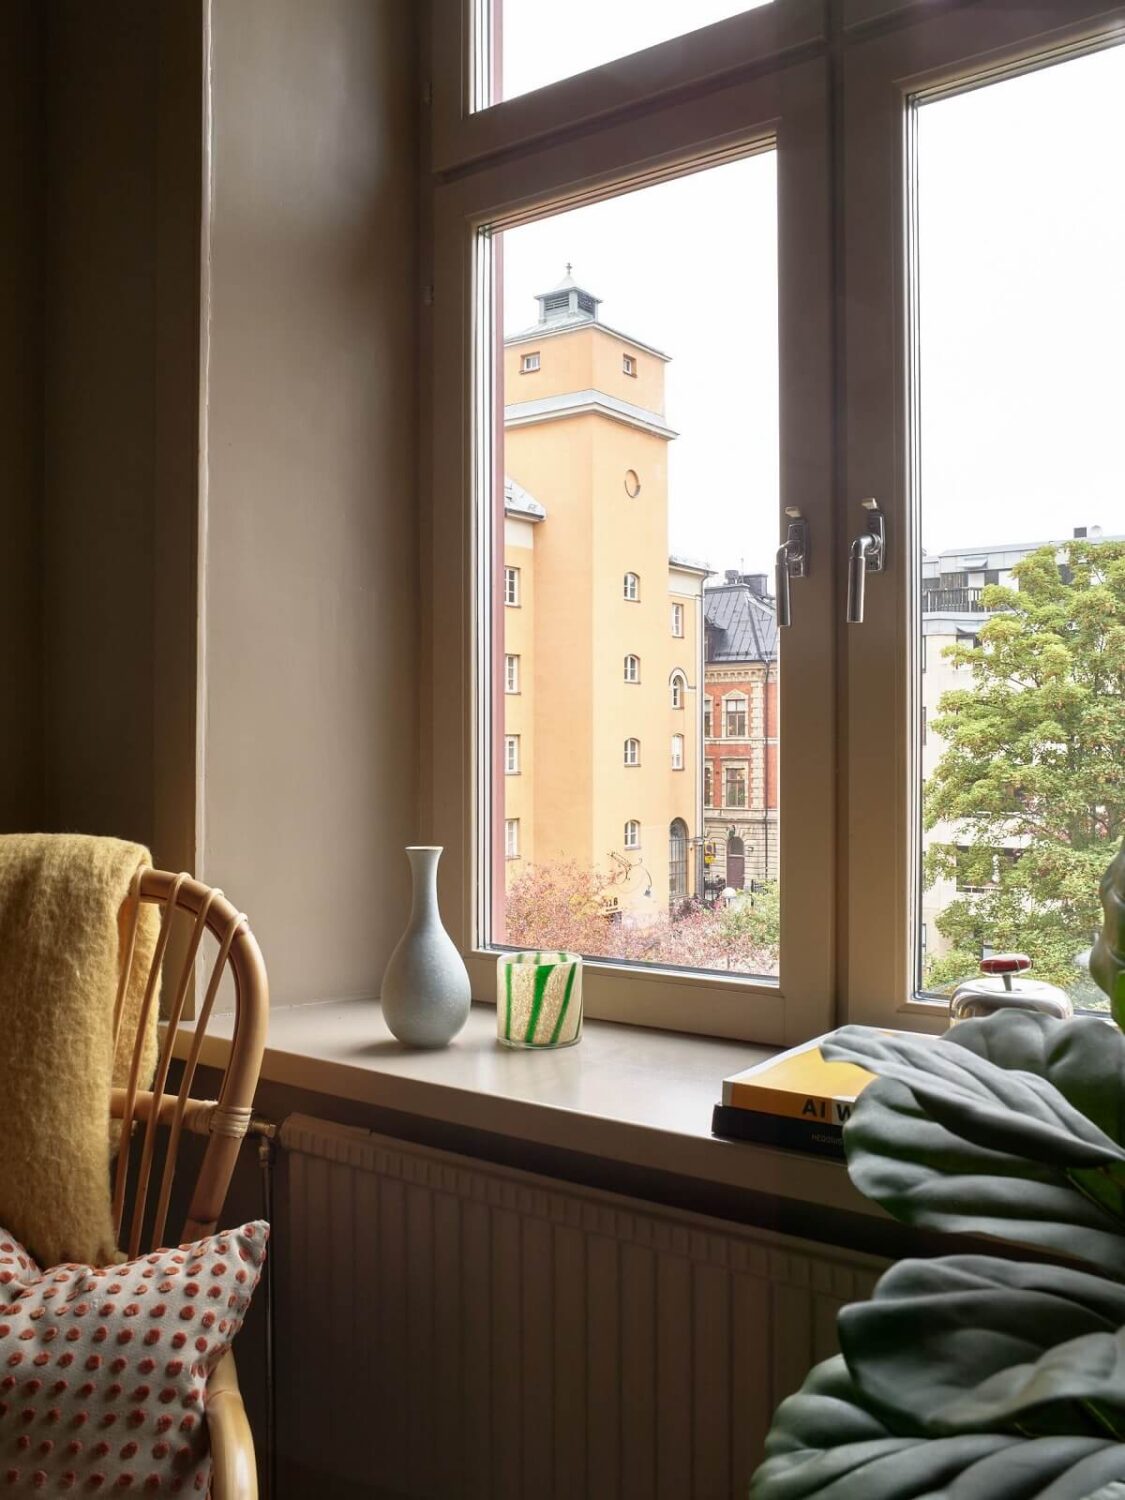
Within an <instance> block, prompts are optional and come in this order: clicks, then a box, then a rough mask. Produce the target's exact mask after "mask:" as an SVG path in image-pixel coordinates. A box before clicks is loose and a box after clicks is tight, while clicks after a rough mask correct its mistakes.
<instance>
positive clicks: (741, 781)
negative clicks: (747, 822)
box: [723, 765, 746, 807]
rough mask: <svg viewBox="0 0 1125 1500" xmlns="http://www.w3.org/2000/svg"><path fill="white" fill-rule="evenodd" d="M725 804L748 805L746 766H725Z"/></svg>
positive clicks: (729, 805) (732, 805)
mask: <svg viewBox="0 0 1125 1500" xmlns="http://www.w3.org/2000/svg"><path fill="white" fill-rule="evenodd" d="M723 806H724V807H745V806H746V767H745V766H738V765H727V766H724V767H723Z"/></svg>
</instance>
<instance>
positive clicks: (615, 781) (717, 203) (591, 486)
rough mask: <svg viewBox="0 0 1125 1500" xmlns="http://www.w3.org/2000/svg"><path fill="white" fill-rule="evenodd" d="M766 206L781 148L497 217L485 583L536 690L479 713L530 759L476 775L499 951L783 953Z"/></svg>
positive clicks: (729, 956) (505, 645)
mask: <svg viewBox="0 0 1125 1500" xmlns="http://www.w3.org/2000/svg"><path fill="white" fill-rule="evenodd" d="M775 198H776V176H775V158H774V154H773V153H772V152H769V151H767V152H763V153H761V154H759V155H756V156H754V157H748V158H746V159H743V160H740V161H735V162H731V163H726V164H724V165H722V166H718V167H713V168H710V169H708V170H706V171H701V172H698V173H695V174H692V175H689V176H686V177H683V178H678V179H676V180H675V181H671V182H666V183H661V184H659V185H657V186H653V187H649V188H645V189H643V190H641V191H637V192H631V193H628V194H623V195H622V196H620V197H618V198H614V199H610V200H608V201H606V202H603V203H598V204H595V205H590V206H585V207H582V208H579V209H575V210H571V211H569V212H567V213H565V214H559V215H556V216H555V217H553V218H548V219H542V220H539V221H537V222H535V223H532V224H528V225H523V226H520V227H518V228H514V229H508V230H505V231H504V232H503V234H502V236H499V235H498V236H497V238H500V239H502V254H501V255H498V256H497V257H496V263H497V264H498V265H502V268H503V281H504V285H503V305H504V330H505V339H504V345H505V347H504V351H503V359H502V361H498V363H502V368H503V397H502V399H503V401H504V403H505V404H504V444H503V483H502V485H501V483H500V476H499V475H497V478H496V490H497V492H498V493H501V492H502V493H503V496H504V517H503V538H504V542H503V557H502V558H500V557H497V558H495V559H494V560H493V567H492V577H493V578H494V579H496V580H497V584H496V586H497V587H499V586H501V585H500V583H499V580H501V579H502V577H503V570H504V569H507V570H508V571H509V572H511V571H513V570H515V571H518V575H519V582H520V597H519V602H520V608H519V609H505V610H501V611H499V612H494V611H492V610H491V609H489V612H488V618H489V619H490V620H493V621H495V622H496V624H497V628H499V629H501V630H502V639H501V640H496V641H494V644H493V661H494V662H495V663H496V667H495V672H496V674H497V678H500V676H501V675H502V673H503V671H504V667H503V662H504V657H505V655H516V656H518V657H519V658H520V659H521V677H522V692H521V693H520V694H519V695H518V696H516V695H513V694H508V695H506V697H503V698H501V700H500V701H501V707H502V717H503V724H502V729H501V726H500V725H499V723H497V724H496V726H495V728H494V729H493V728H490V729H489V731H488V732H489V733H490V734H493V733H495V734H500V733H502V734H503V735H506V736H518V754H519V772H520V774H519V776H518V777H516V776H507V777H505V776H499V777H497V776H496V775H495V774H493V775H492V777H491V778H490V783H489V784H490V786H491V788H492V792H491V795H492V796H493V797H494V798H495V799H496V801H497V807H496V809H495V819H496V820H500V819H501V818H506V819H513V818H518V819H519V823H520V853H519V858H518V859H509V860H507V861H500V860H497V859H496V858H495V857H494V856H493V857H491V858H487V859H486V860H485V861H484V866H485V868H486V870H487V871H488V878H491V880H492V881H493V882H494V890H493V893H492V896H491V898H486V899H484V900H482V902H481V903H480V909H481V910H482V911H483V912H484V913H485V914H486V918H485V936H486V941H490V942H492V943H493V944H495V945H510V946H516V947H565V948H571V949H574V948H577V949H579V950H581V951H583V952H584V953H586V954H587V955H590V956H595V957H598V956H600V957H605V958H613V959H619V960H623V961H626V962H635V963H643V962H647V963H654V964H659V965H661V966H665V967H667V966H670V965H671V966H676V965H678V966H683V967H688V968H695V969H704V970H706V969H718V970H722V971H724V972H726V971H731V970H733V971H736V972H742V973H753V974H760V975H763V976H767V977H769V976H772V975H775V974H777V972H778V951H777V938H778V892H777V880H778V808H779V785H778V780H779V762H778V749H779V746H778V680H779V679H778V669H779V663H778V632H777V621H776V613H775V608H774V599H773V597H772V592H771V584H772V567H771V565H772V560H773V554H774V551H775V548H776V537H777V526H778V440H777V399H778V398H777V337H776V329H777V276H776V209H775ZM642 245H650V246H655V245H659V246H660V253H659V255H656V254H652V255H649V254H644V255H641V254H638V247H639V246H642ZM528 348H534V349H535V350H536V351H537V353H538V354H539V367H538V369H537V371H536V373H535V376H534V381H535V384H534V387H533V388H532V387H531V386H530V385H529V383H528V381H527V379H526V378H525V377H524V376H523V374H522V373H521V370H522V359H523V355H524V353H525V352H526V350H527V349H528ZM623 355H628V356H629V360H630V362H631V365H626V363H625V361H624V358H623ZM485 420H487V418H485ZM638 476H640V478H639V479H638ZM498 616H499V617H501V618H498ZM705 687H706V688H707V690H708V693H709V694H710V695H711V696H712V698H713V700H714V702H715V704H716V705H718V706H717V708H716V709H715V712H716V713H718V715H719V719H718V723H717V724H716V725H715V726H714V727H715V732H716V734H718V735H720V736H723V737H722V738H719V739H717V740H712V741H711V758H712V769H711V776H712V786H713V794H712V796H710V797H708V798H707V799H706V804H707V806H708V811H707V812H706V813H705V811H704V808H705V795H704V756H703V738H704V718H703V699H704V696H705V693H704V688H705ZM728 701H729V702H730V704H731V705H732V706H731V707H730V708H729V709H728V708H727V706H726V705H727V703H728ZM482 719H483V722H484V723H485V724H486V725H491V723H492V720H491V717H490V715H489V713H487V712H485V713H484V714H483V715H482ZM638 742H639V743H638ZM641 745H644V746H645V747H646V753H645V754H644V755H641V754H640V746H641ZM634 746H635V749H634V748H633V747H634ZM728 759H731V760H733V763H734V769H733V770H731V771H730V772H728V771H727V769H726V762H727V760H728ZM491 764H492V765H493V767H495V764H496V758H495V756H493V760H492V762H491ZM712 801H714V802H715V803H718V804H720V805H718V806H713V807H712V806H710V803H711V802H712ZM482 821H483V823H484V824H485V826H487V827H491V828H494V829H497V830H498V829H499V827H500V821H492V820H490V819H484V820H482ZM493 837H494V838H495V839H496V840H497V841H498V839H499V835H498V833H495V834H494V835H493ZM610 913H612V918H611V917H610V915H609V914H610Z"/></svg>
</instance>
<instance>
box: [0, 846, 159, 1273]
mask: <svg viewBox="0 0 1125 1500" xmlns="http://www.w3.org/2000/svg"><path fill="white" fill-rule="evenodd" d="M150 863H151V860H150V859H149V855H148V851H147V850H146V849H142V848H141V846H140V845H139V844H126V843H122V842H121V841H120V840H119V839H102V838H88V837H85V836H83V835H77V834H9V835H4V836H0V1225H3V1227H4V1228H5V1229H8V1230H10V1231H11V1233H12V1234H13V1235H15V1237H16V1238H17V1239H18V1240H20V1241H22V1243H23V1244H25V1245H26V1246H27V1248H28V1249H29V1250H30V1251H31V1253H32V1254H33V1255H34V1256H35V1258H36V1259H37V1260H38V1261H39V1263H40V1264H41V1265H46V1266H53V1265H57V1264H59V1263H60V1262H61V1261H67V1260H74V1261H86V1262H88V1263H89V1264H92V1265H106V1264H108V1263H110V1262H111V1261H112V1260H114V1259H115V1254H116V1246H115V1244H114V1235H113V1222H112V1210H111V1195H110V1154H111V1153H110V1126H109V1101H110V1090H111V1089H112V1088H113V1086H114V1085H115V1084H116V1085H120V1084H124V1083H126V1082H127V1081H128V1074H129V1065H130V1061H131V1057H132V1045H133V1040H134V1038H135V1037H136V1034H137V1024H138V1018H139V1014H140V1006H141V1002H142V1000H143V997H144V988H145V983H146V981H147V977H148V970H149V963H150V961H151V958H152V953H153V949H154V946H155V942H156V934H157V930H158V925H159V924H158V916H157V910H156V907H155V906H152V905H150V904H149V903H145V904H144V905H142V907H141V910H140V916H139V925H138V929H137V940H136V949H135V953H134V960H133V964H132V967H131V971H130V980H129V985H128V989H127V991H126V996H125V1006H124V1011H125V1014H124V1019H123V1022H122V1026H121V1040H120V1045H119V1049H118V1056H117V1057H116V1058H114V1056H113V1010H114V1004H115V1001H116V998H117V981H118V974H119V972H120V967H121V965H122V963H123V962H124V959H125V956H126V949H125V940H126V937H127V934H128V930H129V917H130V908H131V903H130V900H129V888H130V884H131V882H132V879H133V876H134V875H135V873H136V871H137V869H138V867H139V866H141V865H148V864H150ZM157 1010H158V1007H157V1004H156V997H154V1001H153V1004H152V1007H151V1014H150V1016H149V1020H148V1028H147V1035H146V1038H145V1049H144V1052H143V1053H142V1068H141V1078H140V1083H139V1086H140V1087H142V1088H143V1087H146V1086H147V1085H148V1083H149V1081H150V1080H151V1078H152V1071H153V1066H154V1063H155V1058H156V1028H157V1020H158V1016H157Z"/></svg>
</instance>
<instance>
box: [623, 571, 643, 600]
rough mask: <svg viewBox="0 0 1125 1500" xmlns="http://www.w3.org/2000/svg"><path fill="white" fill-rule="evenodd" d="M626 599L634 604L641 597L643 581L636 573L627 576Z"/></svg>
mask: <svg viewBox="0 0 1125 1500" xmlns="http://www.w3.org/2000/svg"><path fill="white" fill-rule="evenodd" d="M625 597H626V599H631V600H632V601H633V602H634V603H636V601H637V600H638V599H639V598H640V597H641V580H640V578H639V577H638V576H637V574H636V573H626V574H625Z"/></svg>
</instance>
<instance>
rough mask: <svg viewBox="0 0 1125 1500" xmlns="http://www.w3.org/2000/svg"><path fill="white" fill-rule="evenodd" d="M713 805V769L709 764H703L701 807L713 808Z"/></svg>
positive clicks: (706, 762) (705, 762)
mask: <svg viewBox="0 0 1125 1500" xmlns="http://www.w3.org/2000/svg"><path fill="white" fill-rule="evenodd" d="M714 805H715V776H714V767H713V766H712V765H711V762H710V761H709V760H708V761H704V763H703V806H704V807H714Z"/></svg>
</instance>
